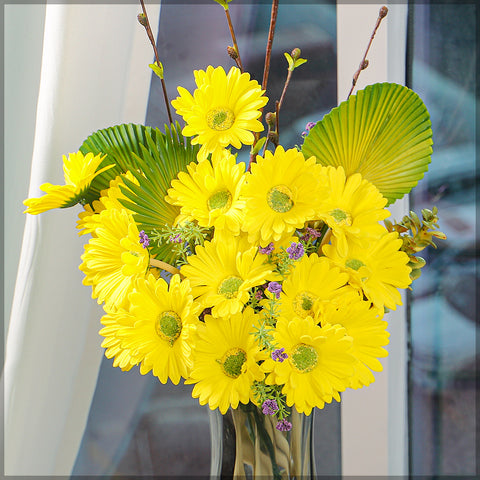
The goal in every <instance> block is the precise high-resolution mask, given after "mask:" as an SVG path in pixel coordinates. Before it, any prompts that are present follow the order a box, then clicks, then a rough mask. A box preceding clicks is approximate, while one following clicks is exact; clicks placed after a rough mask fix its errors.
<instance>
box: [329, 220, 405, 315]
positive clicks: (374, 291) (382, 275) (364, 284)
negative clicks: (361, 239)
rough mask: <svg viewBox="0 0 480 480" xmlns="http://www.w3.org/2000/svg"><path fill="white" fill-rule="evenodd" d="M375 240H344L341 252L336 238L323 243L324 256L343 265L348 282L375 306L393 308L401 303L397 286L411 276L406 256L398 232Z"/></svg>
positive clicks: (386, 234)
mask: <svg viewBox="0 0 480 480" xmlns="http://www.w3.org/2000/svg"><path fill="white" fill-rule="evenodd" d="M384 232H385V234H384V235H383V236H381V237H379V238H378V239H371V240H370V241H369V243H368V244H367V245H365V246H360V245H358V244H357V243H350V242H347V249H346V252H345V254H344V255H341V254H340V252H339V251H338V248H337V245H336V242H335V238H333V239H332V243H331V244H330V245H324V246H323V252H324V253H325V255H326V256H327V257H329V258H331V259H332V261H333V262H334V263H335V264H337V265H339V266H340V267H341V268H343V269H344V270H345V271H346V272H347V273H348V274H349V275H350V280H349V282H350V283H351V284H352V285H353V286H355V287H356V288H359V289H361V290H362V291H363V293H364V294H365V295H366V297H367V298H368V299H369V300H370V301H371V302H372V303H373V304H374V305H375V306H376V307H378V308H380V309H383V307H384V306H385V307H387V308H390V309H392V310H395V309H396V308H397V307H396V305H401V304H402V299H401V295H400V292H399V290H398V289H399V288H402V289H405V288H407V287H408V286H409V285H410V283H412V279H411V278H410V271H411V269H410V267H409V266H408V265H407V264H408V262H409V258H408V255H407V254H406V253H405V252H402V251H401V250H400V247H401V246H402V240H401V238H399V237H398V233H397V232H389V233H388V232H387V230H386V229H385V228H384Z"/></svg>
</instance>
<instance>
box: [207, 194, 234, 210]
mask: <svg viewBox="0 0 480 480" xmlns="http://www.w3.org/2000/svg"><path fill="white" fill-rule="evenodd" d="M231 204H232V195H231V193H230V192H229V191H228V190H220V191H219V192H216V193H214V194H213V195H211V196H210V198H209V199H208V200H207V205H208V209H209V210H215V209H217V208H223V207H226V208H229V207H230V205H231Z"/></svg>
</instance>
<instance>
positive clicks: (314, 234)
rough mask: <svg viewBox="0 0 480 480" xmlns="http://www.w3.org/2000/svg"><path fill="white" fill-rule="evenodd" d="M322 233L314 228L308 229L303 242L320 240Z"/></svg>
mask: <svg viewBox="0 0 480 480" xmlns="http://www.w3.org/2000/svg"><path fill="white" fill-rule="evenodd" d="M320 235H321V233H320V232H319V231H318V230H315V229H314V228H311V227H307V228H306V232H305V235H304V236H303V241H305V242H308V241H309V240H310V239H312V240H313V239H314V238H318V237H320Z"/></svg>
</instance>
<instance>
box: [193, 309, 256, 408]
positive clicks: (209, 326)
mask: <svg viewBox="0 0 480 480" xmlns="http://www.w3.org/2000/svg"><path fill="white" fill-rule="evenodd" d="M258 321H259V320H258V315H257V314H255V312H254V311H253V309H252V308H251V307H246V308H245V310H244V311H243V312H238V313H236V314H234V315H230V316H227V317H225V318H215V317H212V316H210V315H206V316H205V325H204V328H201V329H199V331H198V333H199V335H198V336H199V338H198V341H197V345H196V349H195V363H194V367H193V370H192V373H191V374H190V378H189V379H187V380H186V382H185V383H189V384H195V386H194V387H193V391H192V396H193V397H194V398H198V399H199V402H200V405H205V404H207V403H208V406H209V407H210V409H211V410H215V409H216V408H219V409H220V412H221V413H222V414H225V413H226V411H227V410H228V408H229V407H232V408H237V407H238V404H239V403H243V404H247V403H248V402H249V401H250V400H253V398H252V391H251V387H252V385H253V382H254V381H261V380H263V378H264V376H265V375H264V373H263V372H262V371H261V369H260V366H259V365H258V363H257V362H258V361H260V360H261V359H263V358H264V357H265V355H264V354H263V352H261V351H260V347H259V345H258V343H257V342H256V340H255V337H254V336H253V335H252V334H251V332H252V325H254V324H257V323H258Z"/></svg>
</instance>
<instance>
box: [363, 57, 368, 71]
mask: <svg viewBox="0 0 480 480" xmlns="http://www.w3.org/2000/svg"><path fill="white" fill-rule="evenodd" d="M367 67H368V60H367V59H365V61H364V62H363V63H362V70H365V69H366V68H367Z"/></svg>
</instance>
